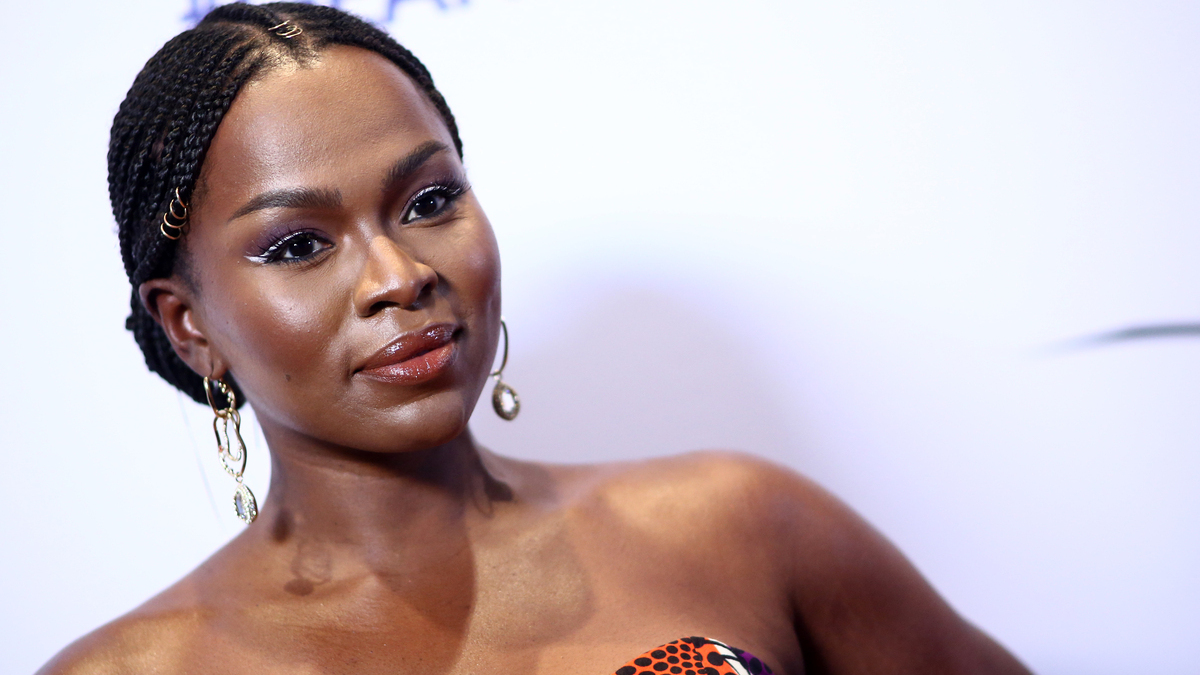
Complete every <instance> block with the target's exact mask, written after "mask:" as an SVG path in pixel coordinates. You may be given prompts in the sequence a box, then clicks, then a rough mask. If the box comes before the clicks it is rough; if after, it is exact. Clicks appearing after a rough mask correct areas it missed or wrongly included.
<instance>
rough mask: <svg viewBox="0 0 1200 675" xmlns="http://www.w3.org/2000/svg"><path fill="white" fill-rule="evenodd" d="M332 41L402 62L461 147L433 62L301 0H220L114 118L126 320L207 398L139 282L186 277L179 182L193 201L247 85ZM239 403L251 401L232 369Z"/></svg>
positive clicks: (148, 350)
mask: <svg viewBox="0 0 1200 675" xmlns="http://www.w3.org/2000/svg"><path fill="white" fill-rule="evenodd" d="M284 21H289V22H291V24H292V25H295V26H299V27H300V28H302V29H303V31H304V32H303V33H301V34H299V35H297V36H295V37H294V38H290V39H285V38H283V37H281V36H279V35H278V34H276V33H273V32H272V31H271V30H270V29H271V28H272V27H275V26H278V25H279V24H281V23H283V22H284ZM329 45H349V46H354V47H361V48H363V49H368V50H370V51H373V52H375V53H377V54H380V55H382V56H384V57H386V58H387V59H389V60H390V61H391V62H392V63H394V64H396V66H398V67H399V68H400V70H401V71H403V72H404V73H405V74H406V75H408V76H409V77H410V78H412V80H413V82H415V83H416V85H417V86H418V87H420V89H421V90H422V91H423V92H424V93H425V95H426V96H427V97H428V98H429V100H430V102H432V103H433V105H434V107H435V108H436V109H437V111H438V112H439V113H440V114H441V116H442V120H443V121H444V122H445V123H446V127H447V129H448V130H449V131H450V136H451V137H452V138H453V139H454V147H455V149H456V150H457V151H458V154H459V157H461V156H462V141H461V140H459V136H458V126H457V125H456V124H455V122H454V116H453V115H452V114H451V113H450V108H449V107H447V105H446V101H445V99H443V98H442V95H441V94H440V93H439V92H438V90H437V89H436V88H435V87H434V85H433V79H432V78H431V77H430V75H429V71H428V70H426V69H425V66H424V65H422V64H421V62H420V61H418V60H417V58H416V57H415V56H413V55H412V54H411V53H410V52H409V51H408V50H407V49H405V48H404V47H401V46H400V45H399V44H398V43H396V41H395V40H393V39H392V38H391V37H390V36H389V35H388V34H387V33H385V32H383V31H382V30H380V29H378V28H376V27H375V26H372V25H371V24H369V23H367V22H365V21H363V20H361V19H359V18H357V17H355V16H352V15H350V14H347V13H345V12H343V11H341V10H338V9H334V8H332V7H325V6H320V5H309V4H305V3H296V2H276V3H269V4H265V5H248V4H244V3H234V4H229V5H222V6H220V7H217V8H216V9H214V10H213V11H212V12H210V13H209V14H208V15H207V16H205V17H204V19H203V20H201V21H200V23H199V24H198V25H197V26H196V27H195V28H193V29H191V30H187V31H184V32H183V33H181V34H179V35H177V36H176V37H175V38H173V39H172V40H170V41H169V42H167V44H165V45H164V46H163V48H162V49H160V50H159V51H158V53H157V54H155V55H154V56H153V57H151V58H150V60H149V61H148V62H147V63H146V66H145V67H144V68H143V69H142V72H141V73H139V74H138V76H137V78H136V79H135V80H134V82H133V87H132V88H130V90H129V93H128V94H127V95H126V96H125V100H124V101H123V102H122V103H121V107H120V109H119V110H118V112H117V115H116V117H115V118H114V119H113V126H112V134H111V137H110V140H109V148H108V191H109V199H110V200H111V202H112V208H113V215H114V216H115V217H116V221H117V230H118V239H119V240H120V244H121V257H122V259H123V261H124V263H125V273H126V275H127V276H128V277H129V283H130V284H131V285H132V286H133V288H132V292H131V297H130V310H131V313H130V316H129V318H128V319H127V320H126V321H125V327H126V328H127V329H129V330H130V331H131V332H132V333H133V336H134V339H135V340H137V343H138V346H139V347H141V349H142V354H143V355H144V356H145V358H146V365H147V366H148V367H149V368H150V370H152V371H154V372H156V373H158V374H159V375H161V376H162V377H163V379H165V380H166V381H167V382H170V383H171V384H172V385H174V386H175V387H176V388H178V389H179V390H180V391H182V392H184V393H186V394H188V395H189V396H191V397H192V398H193V399H195V400H196V401H198V402H200V403H204V402H205V401H206V399H205V396H204V386H203V378H202V377H201V376H200V375H198V374H196V373H195V372H193V371H192V370H191V369H190V368H189V367H188V366H187V364H185V363H184V362H183V360H182V359H180V358H179V356H178V355H176V354H175V350H174V349H173V348H172V347H171V344H170V342H169V341H168V340H167V336H166V333H165V332H164V331H163V330H162V327H161V326H159V325H158V324H157V323H156V322H155V321H154V319H153V318H152V317H151V315H150V313H149V312H148V311H147V310H146V309H145V307H143V306H142V303H141V299H140V298H139V296H138V287H139V286H140V285H141V284H142V283H144V282H145V281H147V280H149V279H156V278H162V277H168V276H171V275H172V274H175V273H179V274H180V275H181V276H182V277H184V278H185V280H186V281H188V283H192V284H194V283H195V282H194V277H193V276H192V275H191V274H189V273H188V270H187V261H186V259H185V258H186V246H185V247H184V249H183V251H182V252H181V250H180V245H183V244H185V243H186V240H187V237H186V235H185V236H184V237H183V238H182V239H180V240H179V241H172V240H170V239H167V238H166V237H164V236H163V235H162V233H161V232H159V224H160V223H161V222H162V216H163V213H164V212H166V211H167V209H168V208H169V205H170V203H171V200H172V199H173V198H174V197H175V189H176V188H178V189H179V194H180V196H181V197H182V198H183V201H184V202H185V203H188V204H189V206H193V207H194V206H195V205H194V204H192V203H191V201H192V198H193V196H195V195H196V192H197V191H196V182H197V180H198V179H199V177H200V172H201V169H202V167H203V165H204V156H205V153H206V152H207V151H208V147H209V145H210V144H211V143H212V139H213V136H214V134H216V131H217V127H218V126H219V125H220V123H221V120H222V118H224V116H225V113H226V112H227V111H228V110H229V106H230V105H231V104H232V103H233V100H234V98H235V97H236V96H237V94H238V92H239V91H240V90H241V88H242V86H243V85H245V84H246V83H247V82H249V81H250V80H252V79H253V78H255V77H259V76H261V75H263V74H265V73H266V72H267V71H268V70H270V68H271V67H272V66H273V65H275V64H278V63H280V62H282V61H283V60H285V59H292V60H296V61H301V62H304V61H309V60H311V59H313V58H314V57H315V56H316V55H318V54H319V53H320V52H321V50H323V49H324V48H325V47H328V46H329ZM226 381H227V382H228V383H229V385H230V386H231V387H233V388H234V390H235V393H236V394H237V399H238V401H239V403H241V402H244V401H245V397H244V396H243V395H242V393H241V391H240V390H238V389H237V384H236V383H235V382H234V381H233V378H232V377H228V376H227V377H226Z"/></svg>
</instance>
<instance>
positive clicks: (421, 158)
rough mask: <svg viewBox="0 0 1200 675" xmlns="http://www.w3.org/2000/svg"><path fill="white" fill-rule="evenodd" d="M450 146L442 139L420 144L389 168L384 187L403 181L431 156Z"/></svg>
mask: <svg viewBox="0 0 1200 675" xmlns="http://www.w3.org/2000/svg"><path fill="white" fill-rule="evenodd" d="M449 149H450V148H449V147H447V146H446V144H445V143H442V142H440V141H425V142H424V143H422V144H420V145H418V146H417V147H416V149H415V150H413V151H412V152H410V153H408V154H407V155H405V156H404V157H401V158H400V161H398V162H396V163H395V164H393V165H392V168H391V169H388V172H387V176H386V177H384V179H383V189H385V190H386V189H388V188H389V187H391V186H393V185H395V184H396V183H399V182H402V181H404V180H405V179H407V178H408V177H409V176H411V175H412V174H414V173H416V172H417V169H420V168H421V165H422V164H424V163H425V162H427V161H429V158H430V157H433V156H434V155H436V154H438V153H439V152H446V151H448V150H449Z"/></svg>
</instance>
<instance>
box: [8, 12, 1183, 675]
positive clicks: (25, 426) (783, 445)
mask: <svg viewBox="0 0 1200 675" xmlns="http://www.w3.org/2000/svg"><path fill="white" fill-rule="evenodd" d="M448 4H449V6H448V7H446V8H444V9H439V7H438V5H437V4H436V3H435V2H434V1H433V0H409V1H407V2H403V3H400V4H399V5H398V6H397V12H396V20H395V21H394V22H393V23H392V24H391V26H390V27H391V30H392V31H393V33H394V34H395V35H396V36H397V37H398V38H399V39H400V40H401V42H403V43H404V44H406V45H407V46H409V47H410V48H411V49H412V50H413V51H414V52H415V53H416V54H417V55H418V56H420V57H421V58H422V59H423V60H424V61H425V62H426V64H427V65H429V67H430V69H431V70H432V72H433V73H434V76H435V78H436V80H437V82H438V84H439V86H440V88H441V89H442V90H443V92H444V93H445V95H446V97H447V99H448V101H449V102H450V104H451V106H452V108H453V109H454V111H455V113H456V115H457V116H458V119H459V121H460V125H461V127H462V130H463V139H464V142H465V147H466V153H467V161H468V167H469V171H470V173H471V177H472V181H473V184H474V186H475V189H476V190H477V192H478V195H479V196H480V199H481V201H482V203H483V205H484V207H485V208H486V209H487V211H488V213H489V215H490V217H491V219H492V222H493V224H494V225H495V226H496V229H497V232H498V236H499V239H500V245H501V251H502V254H503V257H504V265H505V268H504V292H505V315H506V317H507V319H508V322H509V325H510V329H511V332H512V339H513V350H512V359H511V363H510V369H509V371H508V373H509V375H510V377H509V378H507V379H509V380H510V381H511V383H512V384H513V385H514V386H516V387H517V388H518V390H519V391H520V392H521V396H522V401H523V403H524V408H523V411H522V415H521V418H520V419H519V420H517V421H516V422H514V423H512V424H503V423H501V422H499V421H498V420H496V419H495V418H494V417H493V416H491V412H490V410H489V409H488V408H487V406H481V408H480V414H479V415H477V416H476V421H475V428H476V430H477V432H478V434H479V435H480V436H481V437H482V438H483V439H484V440H485V441H486V442H487V443H488V444H489V445H491V446H492V447H494V448H495V449H497V450H500V451H502V452H506V453H510V454H513V455H518V456H522V457H529V458H539V459H552V460H567V461H574V460H578V461H591V460H602V459H611V458H627V457H641V456H647V455H658V454H665V453H673V452H678V451H682V450H686V449H691V448H700V447H732V448H740V449H745V450H749V451H752V452H755V453H758V454H761V455H763V456H766V457H769V458H772V459H774V460H776V461H779V462H782V463H785V464H787V465H790V466H792V467H795V468H796V469H798V470H800V471H803V472H805V473H807V474H809V475H811V476H813V477H814V478H816V479H817V480H819V481H820V482H822V483H823V484H824V485H826V486H827V487H829V488H830V489H831V490H833V491H834V492H835V493H837V494H838V495H840V496H841V497H843V498H844V499H846V500H847V501H848V502H849V503H850V504H851V505H852V506H854V507H855V508H856V509H858V510H859V511H861V512H862V513H863V514H865V515H866V516H867V518H869V519H870V520H871V521H872V522H873V523H875V524H876V525H877V526H878V527H879V528H880V529H881V530H882V531H883V532H884V533H886V534H887V535H888V536H889V537H891V538H892V539H893V540H895V541H896V542H897V543H898V544H899V545H900V546H901V548H903V550H904V551H905V552H906V553H907V554H908V555H909V556H910V557H911V558H912V559H913V560H914V561H915V562H916V564H917V565H918V566H919V567H920V568H921V570H922V571H923V572H924V573H925V574H927V575H928V577H929V578H930V579H931V580H932V582H933V583H934V584H935V585H936V586H937V588H938V589H939V590H940V591H941V592H943V593H944V594H945V595H946V597H947V598H948V599H949V600H950V601H951V603H952V604H954V605H955V606H956V607H957V608H958V609H959V610H960V611H961V612H962V613H963V614H965V615H966V616H967V617H968V618H970V619H971V620H973V621H975V622H977V623H978V624H980V625H981V626H982V627H984V628H985V629H986V630H988V631H989V632H991V633H992V634H993V635H995V636H997V637H998V638H999V639H1000V640H1001V641H1002V642H1004V643H1005V644H1006V645H1007V646H1009V647H1010V648H1011V649H1013V650H1014V651H1015V652H1016V653H1017V654H1018V655H1019V656H1020V657H1021V658H1023V659H1024V660H1025V661H1026V662H1028V663H1029V664H1030V665H1031V666H1032V667H1033V668H1034V669H1035V670H1037V671H1038V672H1041V673H1045V674H1061V675H1073V674H1084V673H1088V674H1098V675H1107V674H1113V675H1117V674H1122V675H1123V674H1126V673H1135V672H1136V673H1139V674H1143V673H1145V674H1158V673H1161V674H1164V675H1165V674H1176V673H1178V674H1184V673H1188V674H1194V673H1197V672H1200V639H1197V636H1200V575H1198V574H1197V570H1200V497H1198V496H1197V495H1198V494H1200V491H1198V490H1197V489H1196V487H1197V483H1198V479H1200V455H1198V453H1197V452H1196V448H1197V446H1198V441H1200V416H1198V415H1197V409H1198V406H1197V404H1198V403H1200V382H1198V381H1197V376H1198V375H1200V340H1194V339H1192V340H1189V339H1186V338H1176V339H1160V340H1141V341H1132V342H1124V343H1114V344H1110V345H1107V346H1097V347H1087V348H1073V347H1072V348H1067V347H1063V345H1064V344H1066V343H1069V342H1070V341H1072V340H1074V339H1076V338H1079V337H1082V336H1087V335H1092V334H1095V333H1097V332H1102V331H1106V330H1110V329H1119V328H1123V327H1126V326H1131V325H1138V324H1146V323H1161V322H1188V321H1192V320H1196V319H1200V306H1198V304H1200V303H1198V302H1197V289H1200V264H1197V263H1198V262H1200V260H1198V259H1200V228H1198V227H1197V216H1200V190H1198V189H1197V188H1198V187H1200V185H1198V181H1200V135H1198V132H1197V129H1198V126H1197V120H1200V39H1198V38H1200V8H1198V7H1197V6H1196V5H1195V4H1194V3H1148V2H1139V3H1133V2H1126V3H1111V2H1076V3H1068V2H1061V3H1044V2H1016V1H1012V0H1010V1H1008V2H1003V3H1001V2H994V3H986V4H972V3H962V2H944V3H922V4H913V5H909V6H901V4H902V3H891V2H882V1H880V2H870V1H864V2H846V3H836V6H830V5H833V4H834V3H802V2H767V1H766V0H763V1H761V2H728V1H726V2H717V1H715V0H703V1H699V0H688V1H686V2H684V1H683V0H678V1H675V2H654V1H652V0H650V1H648V0H641V1H640V2H639V1H635V0H607V1H605V2H597V1H592V2H575V3H568V2H561V1H559V2H552V1H551V0H472V2H471V3H470V4H467V5H459V4H458V0H449V2H448ZM343 5H344V6H345V7H348V8H350V9H354V10H357V11H360V12H362V13H364V14H368V15H371V16H373V17H379V16H383V14H384V11H385V9H386V5H387V0H359V1H357V2H355V1H352V0H348V1H347V2H345V3H343ZM188 9H189V3H188V2H186V1H185V0H123V1H122V2H120V3H111V2H108V3H102V2H98V1H95V0H90V1H89V0H46V1H45V2H29V1H28V0H25V1H21V2H15V1H13V0H4V10H5V15H6V19H7V20H6V22H5V23H6V31H5V39H4V40H2V41H0V73H2V74H3V80H2V81H3V97H2V99H0V129H3V132H2V134H0V206H2V208H3V234H4V237H3V240H4V242H5V244H6V252H7V255H6V256H5V259H4V262H3V264H0V322H2V327H3V331H2V333H0V341H2V342H0V345H2V346H3V354H4V364H3V367H2V368H0V372H2V373H3V375H2V377H3V386H2V387H0V447H2V448H3V463H2V464H0V467H2V471H0V512H3V513H4V515H5V517H4V518H3V520H0V546H2V547H3V548H2V549H0V554H2V555H0V635H3V636H4V637H3V639H2V640H0V642H2V643H3V645H4V646H3V647H0V668H2V669H3V672H6V673H7V672H12V673H22V672H29V671H32V670H33V669H35V668H36V667H37V666H38V665H39V664H40V663H42V662H43V661H45V660H46V659H47V658H49V657H50V656H51V655H52V654H53V653H54V652H55V651H57V650H58V649H60V648H61V647H62V646H63V645H65V644H66V643H67V642H69V641H70V640H72V639H73V638H75V637H77V636H79V635H81V634H83V633H84V632H86V631H88V630H90V629H92V628H94V627H96V626H97V625H99V624H101V623H103V622H105V621H107V620H109V619H111V618H113V617H115V616H117V615H119V614H121V613H123V612H125V611H128V610H129V609H130V608H132V607H134V606H136V605H137V604H139V603H140V602H142V601H143V600H144V599H146V598H147V597H149V596H150V595H152V594H153V593H155V592H156V591H158V590H160V589H161V588H163V587H165V586H166V585H168V584H170V583H171V582H172V581H173V580H175V579H177V578H178V577H180V576H182V575H183V574H185V573H186V572H187V571H188V570H189V569H191V568H192V567H194V566H195V565H196V564H197V563H198V562H200V561H201V560H202V559H203V558H204V557H205V556H207V555H208V554H209V553H211V552H212V551H213V550H215V549H216V548H217V547H218V546H220V545H221V543H222V542H223V541H225V540H226V539H227V538H228V537H230V536H231V535H232V534H234V533H236V531H237V530H238V528H239V527H240V524H239V523H238V522H237V521H236V520H235V519H234V517H233V515H232V514H231V513H230V510H229V508H228V504H227V501H228V496H229V493H230V485H229V484H228V480H227V479H226V477H225V476H224V475H223V474H221V473H220V472H219V471H218V468H217V465H216V459H215V457H214V456H213V455H214V453H213V452H212V448H211V447H210V444H211V433H210V432H209V430H208V424H209V421H208V418H207V416H206V414H205V410H204V409H202V408H200V407H199V406H196V405H195V404H193V403H191V402H190V401H187V400H183V399H182V398H181V397H180V396H178V395H176V394H175V393H174V392H173V390H171V389H170V388H169V387H167V386H166V385H165V384H163V383H162V382H160V381H159V380H158V379H157V378H156V377H154V376H152V375H150V374H149V373H148V372H147V371H146V369H145V367H144V366H143V365H142V360H141V355H140V353H139V352H138V351H137V348H136V346H135V345H134V343H133V340H132V338H131V337H130V336H129V335H128V334H127V333H126V332H125V331H124V330H123V327H122V322H123V320H124V318H125V315H126V312H127V298H128V289H127V285H126V281H125V278H124V275H123V272H122V269H121V264H120V258H119V254H118V251H117V243H116V237H115V236H114V233H113V224H112V218H111V215H110V211H109V207H108V201H107V192H106V182H105V180H106V179H105V152H106V145H107V137H108V136H107V135H108V126H109V124H110V123H111V119H112V115H113V113H114V112H115V110H116V107H117V105H118V103H119V102H120V100H121V98H122V97H123V96H124V93H125V91H126V89H127V88H128V86H129V85H130V83H131V82H132V80H133V77H134V75H135V74H136V72H137V71H138V70H139V69H140V67H141V65H142V64H143V63H144V62H145V60H146V59H147V58H148V57H149V56H150V55H151V54H152V53H153V52H154V51H155V50H156V49H157V48H158V47H159V46H160V45H161V44H162V43H163V42H164V41H165V40H166V39H168V38H169V37H170V36H171V35H173V34H174V33H175V32H177V31H178V30H180V29H181V28H182V27H183V24H184V20H183V18H182V17H183V15H184V14H185V13H186V12H187V11H188ZM251 453H252V454H251V458H250V466H249V482H250V484H251V485H252V486H253V487H254V489H255V490H256V491H258V494H260V495H264V494H265V492H266V483H267V479H268V476H267V472H268V465H267V461H266V459H265V456H264V454H265V448H264V447H263V443H262V441H261V439H258V440H256V441H253V442H252V443H251ZM209 486H211V496H210V492H209Z"/></svg>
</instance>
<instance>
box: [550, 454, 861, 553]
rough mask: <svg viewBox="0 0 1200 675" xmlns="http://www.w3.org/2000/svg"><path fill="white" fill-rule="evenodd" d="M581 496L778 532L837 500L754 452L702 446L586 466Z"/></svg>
mask: <svg viewBox="0 0 1200 675" xmlns="http://www.w3.org/2000/svg"><path fill="white" fill-rule="evenodd" d="M583 476H584V479H582V480H576V481H574V484H575V485H576V486H578V487H577V488H576V489H577V490H578V491H579V492H580V495H579V496H581V497H583V498H584V499H585V500H588V501H591V502H593V503H597V504H602V505H603V506H604V507H605V508H606V509H607V510H609V511H611V512H612V513H614V514H616V515H619V516H620V517H624V518H629V519H634V520H648V521H662V522H674V523H680V522H687V521H688V520H696V519H700V520H702V521H703V522H705V523H707V524H710V525H712V526H716V527H721V528H726V527H728V528H736V529H740V530H744V531H746V532H747V533H756V534H769V533H770V534H778V533H779V530H780V529H781V528H782V529H786V530H789V531H791V530H796V529H803V528H804V527H805V526H806V525H811V524H816V523H818V522H820V521H823V520H826V519H828V518H830V517H834V516H836V515H838V514H840V513H841V512H842V510H843V509H844V508H845V507H844V506H843V505H842V504H841V502H839V501H838V500H837V499H835V498H834V497H832V496H831V495H829V494H828V493H827V492H825V491H824V490H822V489H821V488H820V487H819V486H818V485H817V484H816V483H815V482H813V481H812V480H810V479H808V478H806V477H805V476H803V475H801V474H799V473H797V472H795V471H793V470H791V469H788V468H786V467H782V466H779V465H778V464H774V463H772V462H769V461H767V460H765V459H762V458H760V457H756V456H754V455H751V454H748V453H743V452H736V451H728V450H704V451H697V452H689V453H686V454H681V455H673V456H669V457H660V458H656V459H650V460H643V461H638V462H622V463H613V464H605V465H599V466H596V467H592V468H591V469H590V470H589V471H588V472H586V473H585V474H583Z"/></svg>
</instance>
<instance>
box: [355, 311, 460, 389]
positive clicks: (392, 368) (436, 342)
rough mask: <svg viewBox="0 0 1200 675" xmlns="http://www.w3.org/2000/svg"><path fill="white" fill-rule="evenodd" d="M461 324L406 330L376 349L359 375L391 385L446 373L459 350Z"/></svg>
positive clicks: (413, 382)
mask: <svg viewBox="0 0 1200 675" xmlns="http://www.w3.org/2000/svg"><path fill="white" fill-rule="evenodd" d="M457 331H458V327H457V326H455V325H453V324H448V323H439V324H433V325H431V326H426V327H425V328H422V329H420V330H417V331H413V332H411V333H405V334H404V335H401V336H400V337H398V338H396V339H395V340H393V341H391V342H390V343H388V345H387V346H386V347H384V348H383V349H380V350H379V351H378V352H375V354H374V355H372V356H371V358H369V359H368V360H367V361H366V362H365V363H364V364H363V365H362V366H360V367H359V368H358V370H356V371H355V373H354V374H355V375H361V376H363V377H366V378H369V379H372V380H378V381H380V382H386V383H388V384H408V385H412V384H420V383H422V382H428V381H429V380H432V379H433V378H435V377H437V376H438V375H440V374H442V372H444V371H445V370H446V368H447V367H448V366H449V365H450V364H451V363H452V362H453V361H454V356H455V354H456V353H457V349H456V345H457V341H456V340H455V336H456V334H457Z"/></svg>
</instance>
